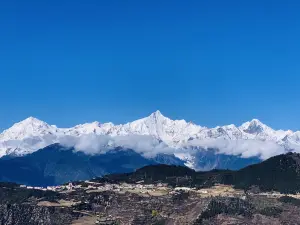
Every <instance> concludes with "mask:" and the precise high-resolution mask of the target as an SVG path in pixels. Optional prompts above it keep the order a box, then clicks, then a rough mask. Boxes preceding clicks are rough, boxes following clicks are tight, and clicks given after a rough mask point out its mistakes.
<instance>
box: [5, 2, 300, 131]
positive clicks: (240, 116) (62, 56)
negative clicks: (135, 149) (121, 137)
mask: <svg viewBox="0 0 300 225" xmlns="http://www.w3.org/2000/svg"><path fill="white" fill-rule="evenodd" d="M299 11H300V2H299V1H261V0H259V1H258V0H253V1H223V0H212V1H176V0H174V1H156V0H152V1H140V0H139V1H137V0H136V1H135V0H133V1H125V0H115V1H114V0H112V1H101V0H100V1H99V0H89V1H83V0H82V1H78V0H72V1H62V0H60V1H58V0H51V1H46V0H45V1H30V0H28V1H21V0H20V1H14V0H10V1H1V2H0V32H1V33H0V76H1V88H0V100H1V108H0V118H1V119H0V129H4V128H7V127H9V126H10V125H12V123H14V122H17V121H20V120H22V119H25V118H26V117H28V116H34V117H37V118H40V119H42V120H45V121H47V122H48V123H50V124H56V125H58V126H60V127H68V126H73V125H75V124H78V123H83V122H89V121H94V120H98V121H100V122H106V121H112V122H114V123H123V122H127V121H131V120H134V119H137V118H140V117H144V116H146V115H148V114H150V113H151V112H152V111H155V110H157V109H160V110H161V112H162V113H163V114H165V115H166V116H168V117H171V118H174V119H181V118H185V119H186V120H188V121H190V120H191V121H193V122H195V123H198V124H201V125H206V126H209V127H212V126H216V125H223V124H230V123H235V124H240V123H242V122H243V121H246V120H250V119H252V118H258V119H260V120H261V121H263V122H264V123H266V124H269V125H271V126H272V127H274V128H282V129H293V130H296V129H299V130H300V120H299V115H300V104H299V99H300V87H299V86H300V85H299V84H300V76H299V74H300V63H299V59H300V57H299V52H300V41H299V40H300V24H299V22H300V14H299Z"/></svg>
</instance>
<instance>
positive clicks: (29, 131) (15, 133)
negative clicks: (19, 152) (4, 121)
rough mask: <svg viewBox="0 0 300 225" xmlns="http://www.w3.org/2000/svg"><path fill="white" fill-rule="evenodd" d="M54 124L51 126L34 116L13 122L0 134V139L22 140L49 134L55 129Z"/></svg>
mask: <svg viewBox="0 0 300 225" xmlns="http://www.w3.org/2000/svg"><path fill="white" fill-rule="evenodd" d="M56 129H57V128H56V127H55V126H51V125H49V124H47V123H46V122H44V121H41V120H39V119H37V118H34V117H28V118H27V119H25V120H23V121H21V122H18V123H15V124H14V125H13V126H12V127H11V128H9V129H7V130H5V131H3V133H2V134H0V140H1V141H3V140H22V139H24V138H27V137H32V136H41V135H45V134H51V133H54V132H55V131H56Z"/></svg>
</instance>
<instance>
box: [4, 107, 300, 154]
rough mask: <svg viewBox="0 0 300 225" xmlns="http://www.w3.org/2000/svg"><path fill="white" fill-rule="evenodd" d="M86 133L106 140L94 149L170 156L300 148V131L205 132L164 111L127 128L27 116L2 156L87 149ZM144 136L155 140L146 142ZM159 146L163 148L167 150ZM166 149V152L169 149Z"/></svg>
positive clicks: (10, 133)
mask: <svg viewBox="0 0 300 225" xmlns="http://www.w3.org/2000/svg"><path fill="white" fill-rule="evenodd" d="M87 135H93V137H94V136H97V138H92V139H91V140H93V141H97V142H99V137H100V138H102V139H104V140H107V142H105V144H103V140H102V141H100V142H101V144H100V145H95V146H96V147H95V146H92V147H91V149H94V148H96V150H97V148H104V147H103V146H110V145H117V144H119V145H122V144H124V143H126V144H127V145H128V146H129V147H132V148H134V147H136V148H138V147H137V145H138V146H139V147H141V146H143V148H142V149H144V150H143V151H146V150H145V148H144V146H146V147H147V148H153V149H155V148H156V145H157V146H159V147H160V148H161V149H163V151H167V152H170V150H169V149H170V148H171V149H174V152H175V151H177V150H176V149H187V148H195V147H201V148H218V149H220V151H221V152H223V153H226V154H241V155H243V156H245V157H250V156H253V155H260V156H262V157H267V156H269V155H274V154H276V153H282V152H283V151H285V150H291V149H293V150H297V151H298V149H299V150H300V132H292V131H290V130H289V131H283V130H273V129H272V128H270V127H268V126H267V125H265V124H263V123H262V122H260V121H259V120H258V119H253V120H251V121H249V122H246V123H243V124H242V125H241V126H235V125H233V124H231V125H226V126H217V127H215V128H207V127H202V126H199V125H196V124H194V123H191V122H186V121H185V120H171V119H169V118H167V117H165V116H163V115H162V113H161V112H160V111H156V112H154V113H152V114H151V115H150V116H148V117H145V118H142V119H138V120H136V121H133V122H130V123H126V124H120V125H114V124H113V123H103V124H102V123H99V122H97V121H95V122H92V123H85V124H79V125H76V126H74V127H71V128H57V127H56V126H54V125H49V124H47V123H46V122H43V121H41V120H39V119H36V118H33V117H29V118H27V119H25V120H23V121H21V122H19V123H16V124H14V125H13V126H12V127H11V128H9V129H7V130H5V131H3V132H2V133H1V134H0V157H1V156H3V155H7V154H16V155H24V154H29V153H32V152H34V151H36V150H38V149H40V148H43V147H46V146H47V145H49V144H53V143H62V142H64V141H65V142H66V140H68V142H70V140H73V141H74V138H79V139H80V140H81V141H80V142H78V141H77V142H76V143H77V145H78V146H84V148H88V147H89V146H87V145H86V143H83V141H84V140H85V141H86V142H87V140H89V139H87ZM133 136H134V137H135V138H132V137H133ZM142 136H149V137H151V138H150V139H144V138H142ZM83 137H84V138H85V139H84V138H83ZM118 137H125V139H126V137H128V138H127V139H128V140H129V141H131V142H134V143H135V144H136V145H133V144H131V143H130V144H129V143H128V140H127V141H125V140H124V138H118ZM129 137H130V138H129ZM138 137H140V138H139V139H141V140H142V141H144V142H146V141H148V142H149V143H150V145H145V144H142V143H141V142H140V141H139V142H138V141H137V139H138ZM120 140H122V141H120ZM153 140H157V141H153ZM89 141H90V140H89ZM78 143H80V144H78ZM160 143H163V144H164V147H163V148H162V146H161V144H160ZM93 144H94V143H93ZM257 144H258V145H257ZM275 146H276V147H275ZM80 148H83V147H80ZM167 148H168V150H166V149H167ZM253 148H256V149H253ZM257 148H258V150H257ZM274 149H275V150H274ZM81 150H85V149H81ZM150 150H151V149H150ZM156 151H157V149H156ZM177 153H178V152H177ZM178 154H179V153H178Z"/></svg>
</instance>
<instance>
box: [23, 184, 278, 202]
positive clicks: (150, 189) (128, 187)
mask: <svg viewBox="0 0 300 225" xmlns="http://www.w3.org/2000/svg"><path fill="white" fill-rule="evenodd" d="M20 187H21V188H26V189H34V190H42V191H54V192H72V191H77V190H84V191H86V192H87V193H92V192H103V191H114V192H117V193H126V192H130V193H135V194H139V195H143V196H163V195H167V194H175V193H177V192H193V193H195V194H198V195H199V196H201V197H215V196H224V197H241V198H244V196H245V194H244V191H243V190H237V189H234V188H233V186H231V185H222V184H217V185H214V186H213V187H211V188H202V189H196V188H191V187H175V188H173V187H170V186H168V184H165V183H157V184H143V181H139V182H137V183H133V184H131V183H120V184H111V183H98V182H93V181H84V182H80V183H71V182H70V183H68V184H65V185H58V186H48V187H34V186H26V185H20ZM276 194H277V193H276ZM270 195H271V194H270Z"/></svg>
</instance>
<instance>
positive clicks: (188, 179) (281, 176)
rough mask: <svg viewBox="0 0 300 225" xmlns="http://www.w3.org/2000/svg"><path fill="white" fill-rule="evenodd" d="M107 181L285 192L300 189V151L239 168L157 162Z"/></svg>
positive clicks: (299, 190) (107, 177)
mask: <svg viewBox="0 0 300 225" xmlns="http://www.w3.org/2000/svg"><path fill="white" fill-rule="evenodd" d="M100 180H103V181H107V182H112V183H114V182H121V181H126V182H129V183H130V182H131V183H132V182H138V181H144V182H145V183H153V182H166V183H168V184H170V185H173V186H179V185H181V186H192V187H210V186H212V185H214V184H217V183H221V184H229V185H234V186H235V187H236V188H241V189H245V190H248V189H250V188H253V187H258V188H259V189H260V190H261V191H279V192H283V193H296V192H300V154H296V153H288V154H283V155H278V156H274V157H272V158H270V159H268V160H266V161H264V162H261V163H258V164H254V165H251V166H248V167H245V168H243V169H241V170H238V171H230V170H211V171H208V172H196V171H194V170H192V169H189V168H186V167H182V166H168V165H153V166H146V167H144V168H141V169H138V170H137V171H135V172H133V173H128V174H112V175H107V176H104V177H103V178H101V179H100Z"/></svg>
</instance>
